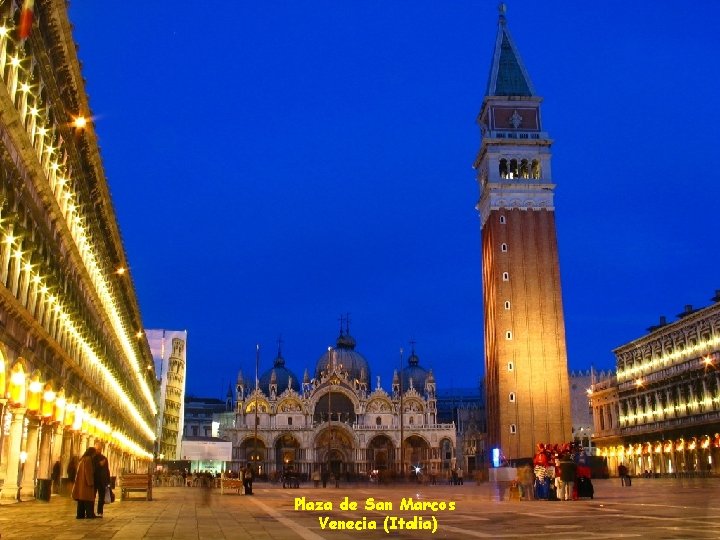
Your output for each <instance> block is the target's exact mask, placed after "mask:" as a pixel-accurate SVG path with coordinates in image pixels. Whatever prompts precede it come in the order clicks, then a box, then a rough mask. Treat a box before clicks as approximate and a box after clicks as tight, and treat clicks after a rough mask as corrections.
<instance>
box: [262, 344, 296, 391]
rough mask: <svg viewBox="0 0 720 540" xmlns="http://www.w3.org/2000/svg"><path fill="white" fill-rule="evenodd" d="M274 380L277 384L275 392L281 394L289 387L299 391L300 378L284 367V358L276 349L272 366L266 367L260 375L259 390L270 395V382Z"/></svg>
mask: <svg viewBox="0 0 720 540" xmlns="http://www.w3.org/2000/svg"><path fill="white" fill-rule="evenodd" d="M272 382H275V383H276V384H277V394H278V395H280V394H282V393H283V392H284V391H285V390H287V389H288V385H290V387H291V388H292V389H293V390H295V391H297V392H299V391H300V379H298V378H297V376H296V375H295V374H294V373H293V372H292V371H290V370H289V369H288V368H286V367H285V359H284V358H283V357H282V353H281V352H280V351H278V355H277V358H275V362H274V363H273V367H272V368H270V369H268V370H267V371H266V372H265V373H263V374H262V375H261V376H260V382H259V385H260V390H262V391H263V392H264V393H265V395H268V396H269V395H270V384H271V383H272Z"/></svg>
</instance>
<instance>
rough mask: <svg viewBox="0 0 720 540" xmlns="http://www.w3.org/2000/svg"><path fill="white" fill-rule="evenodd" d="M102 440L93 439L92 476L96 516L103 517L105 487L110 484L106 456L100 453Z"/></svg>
mask: <svg viewBox="0 0 720 540" xmlns="http://www.w3.org/2000/svg"><path fill="white" fill-rule="evenodd" d="M102 449H103V443H102V441H95V455H94V456H93V470H94V474H93V478H94V481H95V494H96V496H97V512H96V514H95V515H96V516H97V517H103V510H104V509H105V489H106V488H107V487H108V486H109V485H110V466H109V465H108V460H107V457H105V456H104V455H103V454H102Z"/></svg>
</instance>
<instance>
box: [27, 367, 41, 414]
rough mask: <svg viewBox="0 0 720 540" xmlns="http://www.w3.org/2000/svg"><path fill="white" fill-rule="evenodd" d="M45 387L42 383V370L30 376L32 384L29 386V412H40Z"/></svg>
mask: <svg viewBox="0 0 720 540" xmlns="http://www.w3.org/2000/svg"><path fill="white" fill-rule="evenodd" d="M42 390H43V385H42V383H41V382H40V370H38V369H36V370H35V371H33V372H32V375H31V376H30V384H29V385H28V401H27V408H28V411H31V412H38V411H39V410H40V402H41V401H42Z"/></svg>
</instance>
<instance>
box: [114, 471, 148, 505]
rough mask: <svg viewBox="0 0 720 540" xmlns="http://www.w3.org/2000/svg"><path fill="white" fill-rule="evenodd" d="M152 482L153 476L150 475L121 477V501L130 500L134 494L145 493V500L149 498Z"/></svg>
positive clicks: (126, 475)
mask: <svg viewBox="0 0 720 540" xmlns="http://www.w3.org/2000/svg"><path fill="white" fill-rule="evenodd" d="M150 482H152V475H150V474H124V475H122V476H121V477H120V500H127V499H130V493H132V492H145V500H146V501H147V500H151V499H150V498H149V493H150V492H149V491H148V490H149V489H150Z"/></svg>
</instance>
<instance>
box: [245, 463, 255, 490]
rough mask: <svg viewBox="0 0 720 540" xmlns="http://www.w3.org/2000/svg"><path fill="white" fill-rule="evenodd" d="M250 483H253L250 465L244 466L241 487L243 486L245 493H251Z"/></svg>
mask: <svg viewBox="0 0 720 540" xmlns="http://www.w3.org/2000/svg"><path fill="white" fill-rule="evenodd" d="M252 484H253V472H252V468H251V467H250V465H248V466H247V467H245V470H244V471H243V487H244V488H245V495H252V494H253V492H252Z"/></svg>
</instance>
